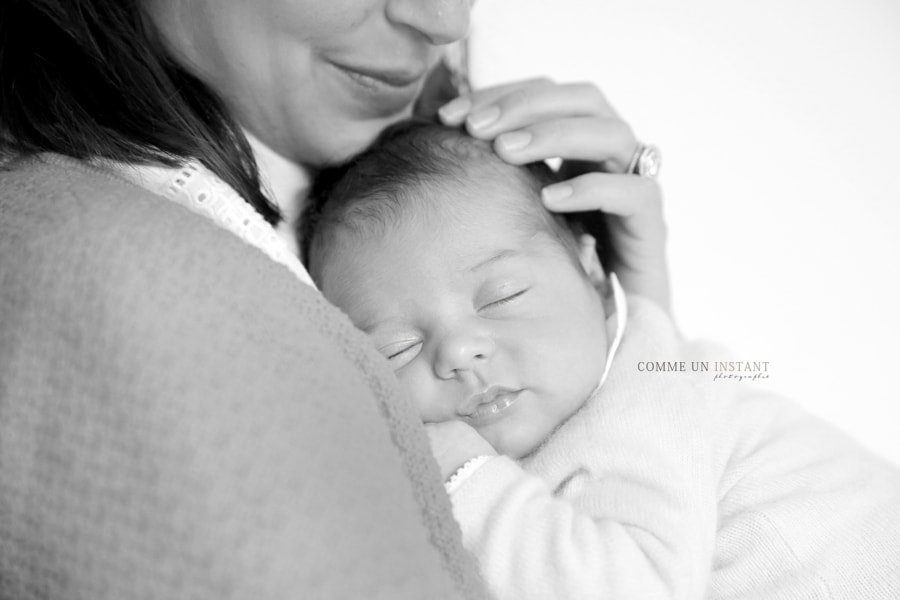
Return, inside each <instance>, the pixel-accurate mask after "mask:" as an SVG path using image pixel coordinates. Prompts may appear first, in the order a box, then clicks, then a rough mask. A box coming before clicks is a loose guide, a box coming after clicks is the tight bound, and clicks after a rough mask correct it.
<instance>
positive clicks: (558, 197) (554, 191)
mask: <svg viewBox="0 0 900 600" xmlns="http://www.w3.org/2000/svg"><path fill="white" fill-rule="evenodd" d="M574 192H575V189H574V188H573V187H572V186H571V185H569V184H567V183H561V184H557V185H551V186H549V187H545V188H544V189H543V190H542V191H541V196H542V197H543V199H544V204H546V205H548V206H549V205H551V204H559V203H561V202H562V201H563V200H565V199H566V198H568V197H569V196H571V195H572V194H573V193H574Z"/></svg>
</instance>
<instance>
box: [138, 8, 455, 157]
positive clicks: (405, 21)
mask: <svg viewBox="0 0 900 600" xmlns="http://www.w3.org/2000/svg"><path fill="white" fill-rule="evenodd" d="M147 8H148V11H147V12H148V15H149V16H150V17H151V20H152V21H153V22H154V23H155V25H156V26H157V28H158V29H159V30H160V31H161V32H162V33H163V37H164V39H165V41H166V44H167V45H168V46H169V49H170V51H171V52H172V54H173V55H174V56H175V58H176V60H178V61H179V62H181V63H182V65H183V66H185V67H186V68H187V69H189V70H190V71H192V72H194V73H195V74H196V75H197V76H198V77H200V78H201V79H202V80H203V81H205V82H206V83H207V84H209V85H210V86H211V87H212V88H213V89H214V90H215V91H216V92H218V94H219V95H220V96H222V97H223V99H224V100H225V102H226V104H227V105H228V107H229V108H230V109H231V110H232V112H233V113H234V114H235V116H236V117H237V119H238V120H239V121H240V123H241V124H242V125H243V127H244V128H245V129H247V130H248V131H250V132H252V133H253V134H254V135H255V136H256V137H257V138H258V139H259V140H260V141H262V142H263V143H265V144H266V145H267V146H268V147H269V148H271V149H272V150H273V151H275V152H277V153H278V154H280V155H282V156H284V157H285V158H287V159H288V160H291V161H293V162H295V163H298V164H304V165H309V166H313V167H316V166H321V165H325V164H330V163H334V162H339V161H341V160H343V159H346V158H347V157H349V156H351V155H353V154H355V153H356V152H358V151H359V150H361V149H363V148H364V147H366V146H367V145H368V144H369V143H370V142H371V141H372V140H373V139H374V138H375V136H377V135H378V133H379V132H380V131H381V130H382V129H383V128H384V127H386V126H387V125H390V124H391V123H394V122H396V121H398V120H401V119H403V118H405V117H407V116H409V115H410V114H411V112H412V108H413V105H414V103H415V100H416V98H417V97H418V95H419V93H420V92H421V89H422V87H423V84H424V81H425V79H426V77H427V75H428V73H429V72H430V71H431V70H432V68H433V67H434V66H435V65H436V64H437V62H438V60H439V59H440V55H441V53H442V46H443V45H446V44H448V43H451V42H453V41H456V40H458V39H460V38H461V37H464V36H465V34H466V33H467V29H468V16H469V15H468V13H469V0H415V1H413V0H262V1H261V2H254V3H248V2H246V1H244V0H194V1H192V2H190V3H184V2H180V1H178V0H151V1H149V2H148V4H147Z"/></svg>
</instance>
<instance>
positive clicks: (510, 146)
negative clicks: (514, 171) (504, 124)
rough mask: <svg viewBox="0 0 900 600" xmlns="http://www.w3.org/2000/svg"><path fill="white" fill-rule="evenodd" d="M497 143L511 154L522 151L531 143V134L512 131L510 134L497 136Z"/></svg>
mask: <svg viewBox="0 0 900 600" xmlns="http://www.w3.org/2000/svg"><path fill="white" fill-rule="evenodd" d="M497 143H498V144H500V146H502V147H503V149H504V150H507V151H510V152H513V151H515V150H521V149H522V148H524V147H525V146H527V145H528V144H530V143H531V133H530V132H528V131H510V132H509V133H504V134H502V135H499V136H497Z"/></svg>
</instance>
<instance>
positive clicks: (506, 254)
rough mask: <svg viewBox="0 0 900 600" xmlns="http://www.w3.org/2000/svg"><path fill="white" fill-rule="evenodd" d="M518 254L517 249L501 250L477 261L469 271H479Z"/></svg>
mask: <svg viewBox="0 0 900 600" xmlns="http://www.w3.org/2000/svg"><path fill="white" fill-rule="evenodd" d="M518 254H519V252H517V251H516V250H510V249H505V250H500V251H499V252H497V253H495V254H492V255H491V256H489V257H487V258H486V259H484V260H482V261H481V262H479V263H476V264H475V265H473V266H471V267H469V272H470V273H475V272H476V271H479V270H481V269H483V268H485V267H487V266H488V265H491V264H493V263H495V262H497V261H500V260H506V259H507V258H512V257H514V256H516V255H518Z"/></svg>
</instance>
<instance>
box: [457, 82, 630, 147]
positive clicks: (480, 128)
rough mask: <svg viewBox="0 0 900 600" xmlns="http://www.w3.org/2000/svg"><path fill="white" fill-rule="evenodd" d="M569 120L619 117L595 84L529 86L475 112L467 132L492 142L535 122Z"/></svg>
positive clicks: (511, 92)
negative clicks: (506, 133)
mask: <svg viewBox="0 0 900 600" xmlns="http://www.w3.org/2000/svg"><path fill="white" fill-rule="evenodd" d="M569 117H603V118H608V119H614V118H617V115H616V113H615V111H614V110H613V109H612V106H610V104H609V102H607V101H606V98H605V97H604V96H603V94H602V93H601V92H600V90H599V89H597V86H595V85H594V84H592V83H569V84H565V85H545V86H526V87H521V88H516V89H513V90H511V91H509V92H508V93H506V94H504V95H503V96H501V97H499V98H497V99H496V100H495V101H494V102H491V103H488V104H486V105H485V106H482V107H480V108H478V109H477V110H472V111H471V112H470V114H469V116H468V117H466V129H467V130H468V131H469V133H470V134H471V135H472V136H474V137H477V138H480V139H492V138H494V137H496V136H497V135H499V134H501V133H503V132H507V131H512V130H515V129H520V128H522V127H527V126H529V125H532V124H534V123H540V122H542V121H549V120H554V119H559V118H569Z"/></svg>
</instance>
